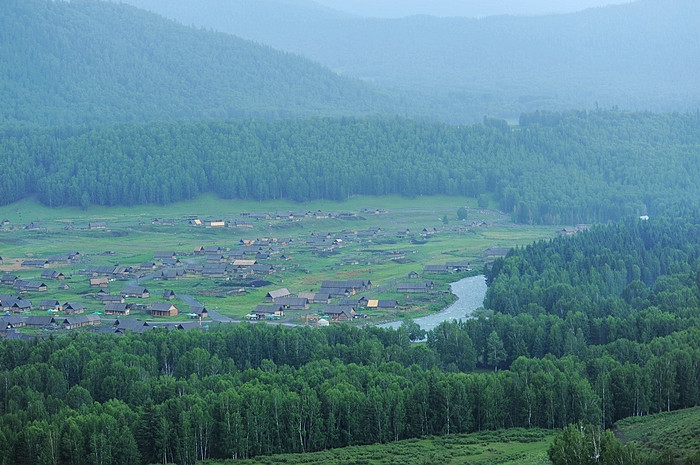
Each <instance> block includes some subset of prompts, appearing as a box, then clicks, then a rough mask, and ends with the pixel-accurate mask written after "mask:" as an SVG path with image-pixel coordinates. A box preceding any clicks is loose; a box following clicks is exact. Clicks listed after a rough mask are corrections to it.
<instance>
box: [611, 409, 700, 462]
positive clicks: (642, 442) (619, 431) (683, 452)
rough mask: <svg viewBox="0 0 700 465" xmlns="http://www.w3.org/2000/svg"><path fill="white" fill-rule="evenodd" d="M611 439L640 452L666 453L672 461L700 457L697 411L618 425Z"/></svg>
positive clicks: (623, 422) (632, 420) (646, 417)
mask: <svg viewBox="0 0 700 465" xmlns="http://www.w3.org/2000/svg"><path fill="white" fill-rule="evenodd" d="M615 435H616V436H617V437H618V438H620V439H621V440H622V441H624V442H630V443H632V444H634V445H635V446H636V447H637V448H638V449H639V450H641V451H644V452H661V451H666V450H670V451H672V453H673V455H674V457H675V458H677V459H679V458H685V457H688V456H689V455H692V454H697V453H700V407H694V408H690V409H685V410H678V411H675V412H666V413H659V414H656V415H649V416H645V417H630V418H626V419H624V420H621V421H618V422H617V424H616V425H615Z"/></svg>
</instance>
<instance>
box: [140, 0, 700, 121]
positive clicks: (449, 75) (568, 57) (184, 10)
mask: <svg viewBox="0 0 700 465" xmlns="http://www.w3.org/2000/svg"><path fill="white" fill-rule="evenodd" d="M127 1H128V3H131V4H134V5H137V6H140V7H144V8H148V9H151V10H153V11H156V12H158V13H160V14H163V15H166V16H168V17H172V18H175V19H177V20H180V21H182V22H183V23H185V24H195V25H200V26H204V27H208V28H213V29H216V30H220V31H224V32H227V33H231V34H236V35H239V36H241V37H245V38H248V39H251V40H254V41H257V42H260V43H264V44H268V45H270V46H272V47H274V48H278V49H282V50H286V51H290V52H293V53H297V54H300V55H303V56H306V57H308V58H311V59H312V60H314V61H317V62H319V63H322V64H324V65H326V66H328V67H329V68H331V69H332V70H334V71H337V72H338V73H341V74H344V75H347V76H352V77H357V78H361V79H363V80H366V81H370V82H373V83H375V84H378V85H381V86H386V87H390V88H400V89H410V90H412V91H415V92H419V93H420V94H421V95H422V96H423V97H424V98H422V99H421V101H422V100H424V99H427V100H430V101H431V102H432V105H433V106H434V107H436V108H439V109H440V110H439V111H440V112H441V113H442V115H441V116H440V118H442V119H446V120H450V121H476V120H479V119H480V118H481V117H482V116H483V115H484V114H488V115H491V116H498V117H505V118H515V117H517V116H518V115H519V113H521V112H527V111H533V110H535V109H543V108H544V109H562V108H572V107H574V108H586V109H591V108H595V107H596V105H600V106H602V107H606V108H609V107H612V106H619V107H621V108H626V109H641V110H652V111H669V110H680V111H684V110H688V111H693V110H695V109H696V108H698V106H700V89H699V87H700V86H698V85H697V82H699V81H700V65H698V63H700V39H699V35H698V34H697V28H698V25H699V24H700V9H698V8H697V5H696V4H695V3H694V2H692V1H690V0H669V1H660V0H640V1H637V2H633V3H625V4H622V5H613V6H608V7H604V8H594V9H588V10H585V11H581V12H577V13H571V14H567V15H551V16H539V17H515V16H497V17H488V18H483V19H468V18H437V17H428V16H413V17H407V18H401V19H380V18H360V17H352V16H348V15H347V14H343V13H340V12H338V11H333V10H329V9H328V8H324V7H321V6H319V5H318V4H315V3H314V2H310V1H304V2H301V1H295V2H289V1H284V0H232V1H229V0H203V1H197V2H192V1H189V0H173V1H169V2H159V1H156V0H127ZM326 3H327V4H330V3H329V2H326ZM511 3H514V2H511ZM352 4H353V5H357V3H352Z"/></svg>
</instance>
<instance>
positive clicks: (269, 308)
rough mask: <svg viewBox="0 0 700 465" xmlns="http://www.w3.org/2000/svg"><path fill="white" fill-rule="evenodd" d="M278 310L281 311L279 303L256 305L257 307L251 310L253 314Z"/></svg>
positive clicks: (269, 313) (268, 313)
mask: <svg viewBox="0 0 700 465" xmlns="http://www.w3.org/2000/svg"><path fill="white" fill-rule="evenodd" d="M280 311H282V306H281V305H258V306H257V307H255V310H253V314H261V315H262V314H265V315H272V314H274V313H275V312H280Z"/></svg>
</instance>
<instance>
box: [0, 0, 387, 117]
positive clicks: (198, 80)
mask: <svg viewBox="0 0 700 465" xmlns="http://www.w3.org/2000/svg"><path fill="white" fill-rule="evenodd" d="M0 43H1V44H2V47H0V62H1V63H2V67H0V108H2V112H0V125H9V124H16V123H27V122H28V123H38V124H41V125H51V126H63V125H67V124H92V123H104V122H115V121H144V120H173V119H180V120H181V119H221V118H238V117H263V118H280V117H297V116H302V115H305V116H308V115H346V114H347V115H349V114H352V115H358V114H375V113H382V112H388V113H390V114H396V113H397V111H398V110H397V108H396V106H395V102H394V100H393V98H389V97H386V96H385V95H383V94H382V93H381V92H378V91H377V90H376V89H374V88H372V87H371V86H369V85H367V84H365V83H362V82H360V81H358V80H355V79H350V78H344V77H339V76H338V75H336V74H334V73H332V72H331V71H329V70H328V69H326V68H324V67H322V66H320V65H317V64H315V63H312V62H311V61H309V60H307V59H303V58H300V57H298V56H294V55H291V54H288V53H284V52H279V51H275V50H272V49H271V48H269V47H266V46H261V45H257V44H254V43H252V42H249V41H245V40H242V39H240V38H236V37H233V36H230V35H226V34H223V33H214V32H211V31H206V30H201V29H195V28H190V27H185V26H182V25H179V24H177V23H175V22H173V21H169V20H165V19H163V18H162V17H160V16H158V15H155V14H152V13H148V12H145V11H143V10H140V9H137V8H134V7H132V6H129V5H126V4H116V3H109V2H101V1H95V0H81V1H73V2H64V1H49V0H6V1H4V2H3V5H2V8H0Z"/></svg>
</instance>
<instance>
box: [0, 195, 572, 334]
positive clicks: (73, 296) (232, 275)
mask: <svg viewBox="0 0 700 465" xmlns="http://www.w3.org/2000/svg"><path fill="white" fill-rule="evenodd" d="M460 207H466V208H467V211H468V215H467V219H466V220H465V221H459V220H457V214H456V213H457V209H458V208H460ZM444 217H447V222H445V221H444ZM0 219H2V220H4V221H3V226H2V229H0V257H2V258H3V262H2V264H0V275H1V274H9V273H12V274H15V275H17V277H18V278H20V279H23V280H38V279H40V275H41V272H42V271H43V270H42V269H35V268H25V267H22V266H20V263H21V261H24V260H26V259H37V258H48V257H51V256H53V255H56V254H62V253H68V252H80V254H81V261H80V263H77V264H76V263H73V264H60V263H59V264H54V263H51V264H50V265H49V267H50V269H52V270H56V271H59V272H62V273H63V274H65V276H66V278H67V279H66V280H65V281H64V282H62V283H67V284H68V285H69V289H64V290H59V289H58V285H59V282H57V281H45V284H47V287H48V290H47V291H45V292H29V293H27V294H26V295H24V296H23V297H25V298H29V299H32V300H36V301H37V302H38V301H39V300H43V299H53V298H55V299H57V300H59V301H60V302H61V303H63V302H66V301H76V300H77V301H80V302H82V303H83V304H84V305H85V307H86V309H87V310H88V311H95V312H99V311H101V309H102V304H101V303H100V302H99V301H97V300H95V299H94V297H95V296H94V293H95V292H96V289H91V288H90V286H89V282H88V278H87V276H86V275H85V273H84V271H83V270H85V268H86V267H88V266H107V265H119V266H123V267H132V268H134V272H133V273H127V274H124V275H122V276H118V277H110V284H109V288H110V289H109V291H110V293H112V294H114V293H118V292H119V290H120V289H121V288H122V287H123V286H124V285H125V284H126V283H127V282H131V283H137V284H139V285H141V286H144V287H147V288H148V290H149V291H150V293H151V297H150V298H148V299H144V300H139V303H141V304H144V305H149V304H151V303H153V302H156V301H159V300H161V295H162V292H163V291H164V290H166V289H170V290H173V291H174V292H175V293H176V294H177V295H184V296H189V297H192V298H194V299H196V300H197V302H199V303H200V304H202V305H204V306H206V307H207V308H209V309H210V310H215V311H217V312H218V313H220V314H223V315H226V316H229V317H233V318H234V319H243V318H244V317H245V316H246V315H247V314H249V313H250V312H251V311H252V310H253V309H254V308H255V307H256V305H259V304H262V303H263V301H264V297H265V295H266V294H267V293H268V292H269V291H271V290H274V289H278V288H288V289H289V290H290V291H291V292H292V294H297V293H299V292H318V291H319V288H320V284H321V282H322V281H324V280H352V279H369V280H371V281H372V285H373V286H372V289H371V291H368V292H367V293H365V294H363V295H362V296H364V297H366V298H368V299H393V300H396V301H397V302H398V308H397V309H392V310H385V311H367V312H366V314H367V315H369V316H370V320H369V322H378V321H387V320H391V319H400V318H403V317H405V316H412V317H415V316H421V315H425V314H427V313H430V312H432V311H435V310H439V309H441V308H443V307H444V306H445V305H447V304H449V303H450V302H451V300H452V299H453V297H452V296H451V295H450V294H449V292H448V290H449V286H448V283H449V282H452V281H455V280H456V279H459V278H460V277H461V276H463V275H464V274H463V273H462V274H459V273H454V272H451V273H446V274H426V273H425V272H424V267H425V266H426V265H431V264H445V263H446V262H464V261H467V262H470V263H471V264H472V269H473V270H474V271H473V272H474V273H475V272H479V271H480V270H481V269H482V268H483V265H484V263H487V262H489V261H491V260H493V258H494V256H496V255H498V254H499V253H503V251H504V250H506V249H507V248H510V247H514V246H522V245H526V244H529V243H531V242H533V241H536V240H539V239H546V238H552V237H554V236H555V235H556V234H557V231H559V230H561V226H559V227H556V226H529V225H516V224H513V223H512V222H510V220H509V218H507V216H506V215H504V214H502V213H500V212H498V211H495V210H490V209H482V208H478V207H477V206H476V200H475V199H471V198H455V197H419V198H415V199H406V198H401V197H396V196H390V197H356V198H351V199H349V200H347V201H346V202H340V203H339V202H329V201H317V202H309V203H305V204H298V203H293V202H286V201H277V202H252V201H237V200H222V199H219V198H216V197H214V196H204V197H201V198H199V199H197V200H195V201H190V202H183V203H178V204H173V205H168V206H138V207H115V208H104V207H90V208H88V209H87V210H85V211H83V210H79V209H77V208H62V209H50V208H47V207H44V206H42V205H40V204H38V203H36V202H35V201H33V200H32V199H27V200H24V201H22V202H19V203H15V204H12V205H8V206H4V207H0ZM218 221H222V222H223V224H225V225H226V226H218V224H219V223H212V222H218ZM196 222H201V225H197V226H193V225H192V224H194V223H196ZM214 224H217V226H214ZM91 225H92V226H93V227H92V228H91ZM207 225H210V226H209V227H207ZM28 226H32V228H31V229H30V228H28ZM321 237H323V238H326V241H327V242H326V243H318V242H315V243H312V239H314V238H316V239H318V238H321ZM244 243H245V244H252V245H254V246H259V247H260V248H261V251H262V252H263V253H262V254H259V255H258V260H257V262H258V263H260V264H265V265H268V264H269V265H271V266H272V267H273V268H274V269H275V271H274V273H272V274H269V275H266V274H265V275H261V274H259V273H258V274H255V275H253V274H251V273H247V272H245V271H240V272H239V271H238V270H234V271H233V272H229V273H227V275H226V276H222V277H212V278H206V277H203V276H201V275H190V274H186V275H185V276H183V277H182V278H181V279H177V280H157V279H153V274H154V271H155V273H157V272H158V271H160V270H163V269H165V268H166V267H164V266H162V264H161V262H160V261H158V260H156V259H155V253H156V252H159V251H160V252H162V251H168V252H170V251H172V252H174V253H175V254H176V255H177V257H178V260H180V263H179V265H177V266H179V267H185V266H187V265H188V264H191V265H193V264H204V263H206V261H207V260H209V258H205V257H203V256H197V255H195V253H194V250H195V248H196V247H208V246H217V247H220V248H221V249H222V251H225V252H224V253H235V252H236V251H237V250H240V248H241V247H242V244H244ZM489 251H496V252H493V253H491V252H489ZM266 252H269V254H267V253H266ZM265 255H268V256H265ZM260 257H263V258H260ZM245 258H251V257H249V256H246V257H245ZM252 258H256V257H255V256H253V257H252ZM223 260H224V261H226V262H227V263H229V264H230V263H232V262H233V258H230V257H224V259H223ZM144 263H155V269H154V270H153V269H148V270H146V271H144V268H143V264H144ZM411 272H415V273H418V274H419V278H418V279H424V280H430V281H434V282H435V292H433V293H431V294H429V295H420V294H415V295H408V294H400V293H398V292H397V289H396V284H397V283H399V282H402V281H405V280H406V278H407V276H408V274H409V273H411ZM2 293H5V294H8V293H12V287H11V286H10V287H7V286H2V287H0V294H2ZM358 297H360V296H359V295H358ZM173 303H174V304H175V305H176V306H178V307H180V308H181V307H185V308H186V302H184V301H182V300H179V299H176V300H174V301H173ZM333 303H335V302H333ZM313 308H314V307H313V306H312V307H311V310H310V311H313ZM185 312H186V310H185ZM308 312H309V310H292V311H288V312H286V315H285V320H286V321H287V322H290V323H299V322H300V317H301V316H303V315H304V314H306V313H308ZM180 313H184V312H183V311H181V312H180ZM35 314H42V312H39V311H35ZM131 317H138V318H141V319H145V318H148V317H149V315H145V314H139V313H138V312H136V313H132V315H131ZM180 319H182V317H180Z"/></svg>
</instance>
